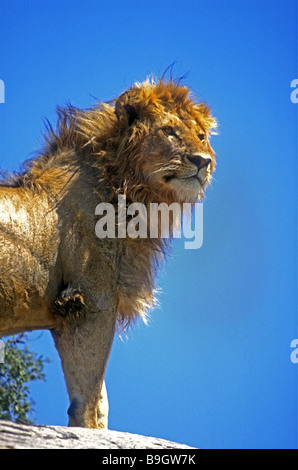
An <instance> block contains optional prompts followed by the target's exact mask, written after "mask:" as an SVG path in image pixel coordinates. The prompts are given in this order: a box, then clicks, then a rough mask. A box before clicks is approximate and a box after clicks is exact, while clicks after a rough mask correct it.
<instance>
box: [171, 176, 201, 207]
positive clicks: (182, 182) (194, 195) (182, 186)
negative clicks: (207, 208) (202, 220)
mask: <svg viewBox="0 0 298 470" xmlns="http://www.w3.org/2000/svg"><path fill="white" fill-rule="evenodd" d="M169 184H170V185H171V187H172V189H173V190H174V192H175V194H176V195H177V198H178V200H179V202H181V203H184V202H189V203H194V202H196V201H198V200H199V199H202V198H203V197H204V189H205V186H206V184H202V183H201V182H200V181H199V179H198V178H197V177H196V176H193V177H190V178H173V179H172V180H171V181H170V183H169Z"/></svg>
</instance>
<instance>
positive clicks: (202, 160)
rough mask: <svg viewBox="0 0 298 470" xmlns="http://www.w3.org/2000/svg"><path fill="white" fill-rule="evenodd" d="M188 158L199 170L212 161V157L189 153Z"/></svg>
mask: <svg viewBox="0 0 298 470" xmlns="http://www.w3.org/2000/svg"><path fill="white" fill-rule="evenodd" d="M187 158H188V160H189V161H190V162H191V163H193V164H194V165H196V166H197V167H198V169H199V170H201V169H202V168H204V167H205V166H208V165H209V164H210V163H211V161H212V160H211V158H209V157H202V156H201V155H188V157H187Z"/></svg>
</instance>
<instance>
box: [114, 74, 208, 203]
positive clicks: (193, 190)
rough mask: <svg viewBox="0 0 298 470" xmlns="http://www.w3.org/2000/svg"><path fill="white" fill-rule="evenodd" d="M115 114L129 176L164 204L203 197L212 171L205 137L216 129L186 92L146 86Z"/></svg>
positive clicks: (135, 91) (118, 104) (126, 98)
mask: <svg viewBox="0 0 298 470" xmlns="http://www.w3.org/2000/svg"><path fill="white" fill-rule="evenodd" d="M116 115H117V117H118V119H119V122H120V124H121V126H122V128H123V129H124V132H125V136H126V139H127V140H126V142H128V147H127V155H128V165H127V167H126V168H127V169H128V168H129V171H130V175H136V176H137V178H136V184H138V185H139V186H140V185H141V184H145V185H146V186H147V188H148V187H149V188H150V190H151V193H152V196H153V199H154V195H155V199H158V200H159V201H162V202H167V203H172V202H180V203H183V202H191V203H193V202H195V201H196V200H197V199H198V198H199V199H201V198H203V197H204V190H205V188H206V186H207V185H208V184H209V183H210V181H211V177H212V172H213V170H214V168H215V155H214V152H213V150H212V148H211V146H210V144H209V135H210V133H211V131H212V128H214V127H216V122H215V119H214V118H213V117H212V116H211V115H210V111H209V108H208V107H207V106H206V105H205V104H204V103H196V102H195V101H194V100H193V98H191V97H190V90H189V89H188V88H187V87H183V86H179V85H176V84H175V83H173V82H168V83H165V82H164V81H160V82H158V83H157V84H152V83H150V82H148V81H146V82H144V83H142V84H140V85H135V86H133V87H132V88H131V89H130V90H128V91H127V92H125V93H124V94H123V95H121V96H120V98H119V99H118V100H117V102H116Z"/></svg>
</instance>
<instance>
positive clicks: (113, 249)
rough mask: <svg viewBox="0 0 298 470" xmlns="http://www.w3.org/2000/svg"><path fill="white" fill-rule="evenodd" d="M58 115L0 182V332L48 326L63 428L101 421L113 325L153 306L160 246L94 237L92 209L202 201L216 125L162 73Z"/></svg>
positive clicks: (162, 249) (100, 423)
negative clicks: (62, 383)
mask: <svg viewBox="0 0 298 470" xmlns="http://www.w3.org/2000/svg"><path fill="white" fill-rule="evenodd" d="M58 117H59V119H58V125H57V129H56V130H54V129H53V128H52V127H51V126H50V125H48V130H47V134H46V136H45V146H44V149H43V151H42V152H41V154H40V155H39V156H38V157H37V158H35V159H33V160H31V161H30V162H28V163H27V164H26V166H25V169H24V171H23V172H22V173H20V174H14V175H11V176H8V177H6V179H5V180H3V181H2V183H1V185H0V186H1V187H0V256H1V266H0V320H1V323H0V333H1V335H3V336H4V335H8V334H14V333H16V332H19V331H24V330H32V329H41V328H45V329H50V330H51V332H52V334H53V337H54V340H55V344H56V347H57V349H58V351H59V354H60V357H61V361H62V366H63V370H64V374H65V378H66V383H67V387H68V391H69V396H70V402H71V406H70V408H69V411H68V413H69V416H70V419H69V424H70V425H75V426H85V427H106V426H107V398H106V393H105V387H104V373H105V368H106V364H107V360H108V357H109V352H110V348H111V344H112V341H113V335H114V332H115V325H116V322H117V319H118V321H120V322H121V323H122V324H123V325H124V326H125V325H126V324H129V323H130V322H131V321H132V320H134V319H135V318H137V317H138V316H143V317H145V314H146V311H147V309H148V308H149V307H151V306H152V305H153V303H154V288H155V286H154V276H155V272H156V268H157V266H158V264H159V262H160V260H161V259H162V256H163V254H164V253H165V251H166V248H167V241H166V240H165V239H164V238H162V237H160V236H159V237H157V238H154V239H152V238H143V239H141V238H139V239H138V238H137V239H132V238H129V237H126V238H123V239H120V238H113V239H107V238H106V239H99V238H97V237H96V235H95V225H96V222H97V220H98V218H97V217H96V215H95V207H96V206H97V205H98V204H99V203H100V202H110V203H112V204H113V205H114V206H116V205H117V198H118V195H125V196H126V202H127V205H128V204H130V203H132V202H142V203H143V204H145V205H146V206H147V207H149V204H150V203H152V202H157V203H161V202H166V203H168V204H171V203H172V202H178V203H179V204H183V203H184V202H190V203H194V202H195V201H196V200H198V198H199V199H200V198H203V195H204V189H205V187H206V186H207V185H208V183H209V182H210V180H211V175H212V171H213V170H214V167H215V157H214V152H213V150H212V148H211V147H210V144H209V135H210V133H211V132H212V129H213V128H214V127H215V120H214V118H213V117H212V116H211V115H210V111H209V108H208V107H207V106H206V105H205V104H204V103H197V102H196V101H195V100H194V98H192V97H191V94H190V90H189V89H188V88H187V87H185V86H181V85H180V84H179V83H178V82H177V83H176V82H175V81H173V80H170V81H167V82H166V81H165V80H163V79H162V80H159V81H158V82H156V83H155V82H153V81H150V80H146V81H145V82H143V83H142V84H135V85H133V86H132V87H131V88H130V89H129V90H127V91H126V92H124V93H123V94H122V95H120V96H119V98H117V99H115V100H113V101H111V102H109V103H100V104H98V105H97V106H95V107H93V108H91V109H89V110H87V111H82V110H79V109H76V108H73V107H71V106H69V107H68V108H65V109H61V108H60V109H58ZM198 155H199V157H198ZM201 160H202V161H203V163H204V165H203V164H202V167H200V166H199V163H198V162H199V161H201ZM149 224H150V220H149Z"/></svg>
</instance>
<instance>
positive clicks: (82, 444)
mask: <svg viewBox="0 0 298 470" xmlns="http://www.w3.org/2000/svg"><path fill="white" fill-rule="evenodd" d="M0 449H193V447H189V446H186V445H182V444H177V443H176V442H171V441H166V440H164V439H159V438H156V437H147V436H141V435H139V434H130V433H127V432H118V431H110V430H108V431H104V430H99V429H84V428H67V427H64V426H29V425H24V424H16V423H12V422H10V421H1V420H0Z"/></svg>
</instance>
